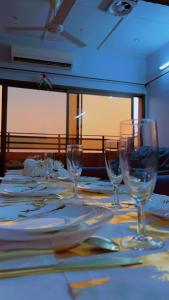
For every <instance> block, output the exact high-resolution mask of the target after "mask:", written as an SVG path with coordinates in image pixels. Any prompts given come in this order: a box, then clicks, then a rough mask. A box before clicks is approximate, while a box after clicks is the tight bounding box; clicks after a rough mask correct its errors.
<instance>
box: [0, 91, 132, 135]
mask: <svg viewBox="0 0 169 300" xmlns="http://www.w3.org/2000/svg"><path fill="white" fill-rule="evenodd" d="M0 89H1V86H0ZM0 92H1V90H0ZM0 94H1V93H0ZM0 105H1V101H0ZM84 111H85V112H86V113H85V115H84V116H83V120H82V123H83V134H84V135H88V134H91V135H111V136H117V135H119V122H120V120H124V119H129V118H130V117H131V101H130V99H129V98H112V99H110V97H107V96H98V95H84V96H83V112H84ZM7 131H9V132H22V133H28V132H33V133H51V134H58V133H60V134H65V133H66V93H59V92H51V91H50V92H49V91H41V90H32V89H22V88H13V87H10V88H9V90H8V122H7Z"/></svg>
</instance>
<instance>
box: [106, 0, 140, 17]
mask: <svg viewBox="0 0 169 300" xmlns="http://www.w3.org/2000/svg"><path fill="white" fill-rule="evenodd" d="M138 1H139V0H113V1H112V3H111V4H110V5H109V6H108V8H107V12H108V13H109V14H112V15H114V16H124V15H127V14H129V13H130V12H131V11H132V9H133V8H134V6H135V5H136V4H137V3H138Z"/></svg>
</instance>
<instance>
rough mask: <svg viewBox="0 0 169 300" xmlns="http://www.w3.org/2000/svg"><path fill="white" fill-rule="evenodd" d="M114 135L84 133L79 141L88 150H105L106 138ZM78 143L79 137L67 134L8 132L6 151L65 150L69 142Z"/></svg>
mask: <svg viewBox="0 0 169 300" xmlns="http://www.w3.org/2000/svg"><path fill="white" fill-rule="evenodd" d="M110 138H114V136H105V135H83V136H82V137H79V138H78V142H79V143H81V144H82V145H83V149H84V151H86V152H103V151H104V144H105V140H107V139H110ZM68 143H69V144H74V143H77V137H76V136H74V135H70V136H69V138H67V137H66V135H65V134H43V133H38V134H37V133H18V132H7V135H6V151H7V152H17V151H22V152H23V151H54V152H55V151H57V152H65V149H66V145H67V144H68Z"/></svg>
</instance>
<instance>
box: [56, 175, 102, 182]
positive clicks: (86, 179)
mask: <svg viewBox="0 0 169 300" xmlns="http://www.w3.org/2000/svg"><path fill="white" fill-rule="evenodd" d="M57 179H59V180H61V181H62V180H63V181H72V178H71V177H61V176H59V177H57ZM98 180H100V178H98V177H92V176H80V178H79V180H78V181H79V182H95V181H98Z"/></svg>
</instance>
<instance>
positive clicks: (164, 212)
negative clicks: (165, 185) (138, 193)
mask: <svg viewBox="0 0 169 300" xmlns="http://www.w3.org/2000/svg"><path fill="white" fill-rule="evenodd" d="M144 210H145V211H146V212H148V213H152V214H154V215H157V216H159V217H164V218H167V219H169V196H165V195H158V194H153V195H152V197H151V199H150V200H149V201H148V202H147V203H146V206H145V209H144Z"/></svg>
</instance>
